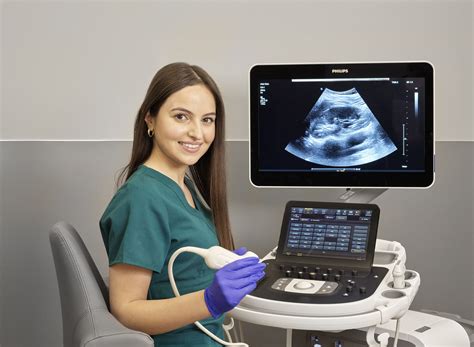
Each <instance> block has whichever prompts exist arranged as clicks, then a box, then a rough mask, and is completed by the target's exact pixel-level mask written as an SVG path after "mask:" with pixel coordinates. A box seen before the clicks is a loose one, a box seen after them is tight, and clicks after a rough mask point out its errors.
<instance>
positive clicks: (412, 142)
mask: <svg viewBox="0 0 474 347" xmlns="http://www.w3.org/2000/svg"><path fill="white" fill-rule="evenodd" d="M258 98H259V99H258V124H257V126H258V127H257V132H258V141H259V143H258V168H259V170H260V171H267V172H270V171H280V172H304V171H307V172H315V171H319V172H323V171H325V172H331V171H333V172H343V171H347V172H356V171H359V172H395V171H399V172H423V171H424V170H425V164H424V163H425V162H424V159H425V148H424V140H425V135H426V134H425V127H424V124H425V119H424V111H425V107H424V102H425V96H424V79H421V78H397V79H390V78H381V79H379V78H375V79H367V80H366V79H362V80H358V79H347V80H343V81H338V80H330V79H329V80H324V79H323V80H316V81H313V80H304V81H294V80H291V79H269V80H265V81H261V82H260V83H259V94H258Z"/></svg>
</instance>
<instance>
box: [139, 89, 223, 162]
mask: <svg viewBox="0 0 474 347" xmlns="http://www.w3.org/2000/svg"><path fill="white" fill-rule="evenodd" d="M215 120H216V103H215V100H214V96H213V95H212V93H211V92H210V91H209V89H208V88H207V87H205V86H204V85H194V86H189V87H185V88H183V89H181V90H179V91H177V92H175V93H173V94H171V95H170V96H169V97H168V99H166V101H165V102H164V104H163V105H162V106H161V108H160V110H159V111H158V115H157V116H156V118H155V119H153V118H152V117H151V116H147V117H146V121H147V123H148V128H149V129H150V128H151V129H154V130H155V134H154V142H155V144H156V145H155V149H154V150H155V151H156V152H157V156H158V159H159V160H160V162H162V163H163V161H164V162H167V163H168V164H169V165H170V166H171V167H183V166H189V165H193V164H195V163H196V162H197V161H198V160H199V158H201V157H202V156H203V155H204V153H206V151H207V150H208V149H209V147H210V145H211V144H212V141H214V137H215V131H216V129H215Z"/></svg>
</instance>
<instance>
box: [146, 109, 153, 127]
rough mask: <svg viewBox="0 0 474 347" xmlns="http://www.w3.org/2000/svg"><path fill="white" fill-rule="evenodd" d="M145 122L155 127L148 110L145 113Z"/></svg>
mask: <svg viewBox="0 0 474 347" xmlns="http://www.w3.org/2000/svg"><path fill="white" fill-rule="evenodd" d="M145 123H146V124H147V126H148V128H152V129H153V117H152V116H151V114H150V111H148V112H147V113H146V115H145Z"/></svg>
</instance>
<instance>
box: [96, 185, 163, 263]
mask: <svg viewBox="0 0 474 347" xmlns="http://www.w3.org/2000/svg"><path fill="white" fill-rule="evenodd" d="M122 188H123V189H120V190H119V191H118V192H117V193H116V195H115V196H114V197H113V199H112V201H111V202H110V204H109V206H108V207H107V209H106V210H105V212H104V215H103V216H102V218H101V220H100V222H99V225H100V229H101V232H102V238H103V240H104V244H105V248H106V250H107V254H108V257H109V265H113V264H119V263H122V264H130V265H135V266H139V267H143V268H146V269H150V270H153V271H155V272H161V271H162V268H163V265H164V263H165V259H166V255H167V254H168V250H169V247H170V230H169V223H168V215H167V211H166V206H165V205H164V204H163V202H162V199H161V198H160V197H159V196H151V194H150V193H149V192H148V191H145V190H143V189H139V188H137V187H133V186H130V185H128V186H125V187H122Z"/></svg>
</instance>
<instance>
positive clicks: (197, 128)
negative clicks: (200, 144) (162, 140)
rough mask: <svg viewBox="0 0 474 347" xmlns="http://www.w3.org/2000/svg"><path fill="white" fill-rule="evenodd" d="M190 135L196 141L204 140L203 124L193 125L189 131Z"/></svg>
mask: <svg viewBox="0 0 474 347" xmlns="http://www.w3.org/2000/svg"><path fill="white" fill-rule="evenodd" d="M188 135H189V136H191V137H192V138H195V139H201V138H202V128H201V124H194V123H193V124H192V125H191V126H190V128H189V130H188Z"/></svg>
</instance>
